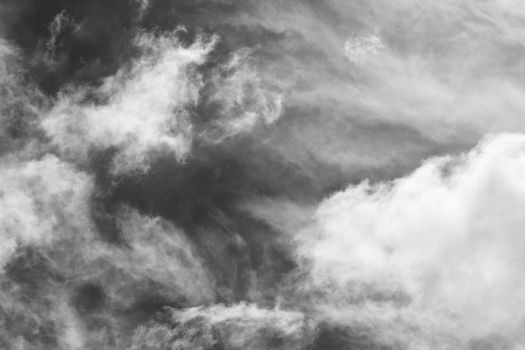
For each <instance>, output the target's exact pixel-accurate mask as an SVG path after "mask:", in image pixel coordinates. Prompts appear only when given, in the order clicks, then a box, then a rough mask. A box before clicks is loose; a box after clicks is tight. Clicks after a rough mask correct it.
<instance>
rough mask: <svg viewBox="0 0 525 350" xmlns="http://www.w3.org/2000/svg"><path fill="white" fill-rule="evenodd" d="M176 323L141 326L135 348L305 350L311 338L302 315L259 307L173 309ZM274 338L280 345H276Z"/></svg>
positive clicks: (172, 312)
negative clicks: (269, 349) (215, 347)
mask: <svg viewBox="0 0 525 350" xmlns="http://www.w3.org/2000/svg"><path fill="white" fill-rule="evenodd" d="M170 318H171V322H173V324H175V325H177V326H176V327H173V326H172V325H171V324H169V323H168V324H158V325H149V326H145V327H139V328H138V329H137V331H136V333H135V338H134V342H133V343H134V347H133V348H132V349H143V348H147V349H157V348H176V349H188V350H189V349H208V348H211V347H213V346H224V347H225V348H227V349H239V350H240V349H253V350H258V349H260V350H263V349H268V348H269V347H270V346H271V348H272V349H283V350H284V349H287V350H291V349H303V348H304V347H305V346H306V345H307V344H308V342H309V341H311V337H310V336H308V333H307V332H308V331H311V329H310V328H309V327H310V326H311V325H309V324H308V322H307V320H306V318H305V316H304V315H303V314H301V313H299V312H293V311H283V310H279V309H262V308H259V307H257V306H255V305H251V304H245V303H241V304H238V305H232V306H224V305H214V306H211V307H207V308H206V307H198V308H191V309H184V310H180V311H179V310H173V309H172V310H170ZM272 337H273V339H275V340H279V342H277V341H274V343H272Z"/></svg>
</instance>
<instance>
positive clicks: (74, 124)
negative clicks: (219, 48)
mask: <svg viewBox="0 0 525 350" xmlns="http://www.w3.org/2000/svg"><path fill="white" fill-rule="evenodd" d="M215 40H216V39H215V38H209V39H206V38H199V39H198V40H197V41H196V42H195V43H194V44H192V45H190V46H188V47H184V46H183V45H182V44H181V43H180V42H179V41H178V39H177V33H176V32H175V33H173V34H171V35H167V36H161V37H152V36H150V35H142V36H140V37H138V38H137V44H138V46H139V47H141V48H142V50H143V56H142V57H141V58H140V59H138V60H136V61H135V62H133V64H132V67H131V68H130V69H121V70H120V71H119V72H118V73H117V74H116V75H115V76H112V77H109V78H107V79H106V80H105V81H104V84H103V85H102V86H101V87H100V88H99V89H97V90H95V94H96V95H98V98H99V99H100V100H101V101H102V102H100V103H93V102H89V103H83V102H82V100H84V99H85V95H86V94H87V93H88V92H91V93H93V91H88V90H87V89H80V90H78V91H75V92H74V93H63V94H62V95H61V96H60V97H59V99H58V101H57V103H56V105H55V106H54V108H53V109H52V111H51V112H50V113H49V115H48V116H47V118H46V120H45V121H44V122H43V127H44V129H45V131H46V132H47V134H48V135H49V136H50V137H51V139H52V142H53V143H54V144H55V145H57V146H58V147H59V148H60V149H61V150H62V152H64V153H65V154H69V155H70V156H71V157H72V158H78V157H80V158H82V157H85V156H86V154H85V153H86V152H87V151H88V150H89V149H90V148H95V149H110V148H112V147H116V148H118V150H119V151H118V154H117V157H116V159H115V160H114V164H113V171H114V172H116V173H118V172H123V171H129V170H141V169H142V170H145V169H147V168H148V166H149V160H150V157H151V154H152V153H154V152H170V153H172V154H173V155H174V156H176V157H177V158H178V159H184V158H185V157H186V156H187V154H188V152H189V151H190V149H191V143H192V135H191V134H192V125H191V121H190V116H189V112H188V111H187V109H188V108H189V107H191V106H194V105H195V104H196V103H197V101H198V98H199V96H198V94H199V89H200V87H201V84H202V82H201V79H200V77H199V74H198V73H197V72H196V71H195V68H196V67H198V66H199V65H200V64H202V63H204V62H205V61H206V56H207V54H208V53H209V52H210V51H211V50H212V48H213V47H214V44H215Z"/></svg>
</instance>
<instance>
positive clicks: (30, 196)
mask: <svg viewBox="0 0 525 350" xmlns="http://www.w3.org/2000/svg"><path fill="white" fill-rule="evenodd" d="M91 187H92V184H91V179H90V177H89V176H87V175H86V174H83V173H81V172H79V171H76V170H75V169H74V168H73V167H71V166H70V165H68V164H65V163H63V162H61V161H60V160H58V159H57V158H55V157H53V156H46V157H44V158H42V159H41V160H34V161H27V162H17V161H15V162H13V161H9V160H3V161H2V162H1V169H0V240H1V241H2V242H1V248H0V266H2V267H3V265H4V264H5V263H6V262H7V261H8V260H9V258H10V257H11V256H12V254H13V253H14V252H15V251H16V249H17V247H18V246H20V245H40V244H45V245H49V244H52V243H53V242H54V241H57V240H59V239H61V238H64V236H68V235H71V236H75V235H78V234H80V233H81V232H85V231H86V230H89V227H90V222H89V219H88V215H87V213H88V208H87V203H88V197H89V195H90V191H91Z"/></svg>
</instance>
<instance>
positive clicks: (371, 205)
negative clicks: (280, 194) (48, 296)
mask: <svg viewBox="0 0 525 350" xmlns="http://www.w3.org/2000/svg"><path fill="white" fill-rule="evenodd" d="M524 176H525V136H523V135H513V134H508V135H499V136H496V137H491V138H488V139H486V140H485V141H484V142H483V143H482V144H481V145H480V146H479V147H477V148H476V149H474V150H473V151H472V152H470V153H468V154H466V155H464V156H461V157H459V158H451V157H444V158H435V159H431V160H428V161H427V162H425V164H423V165H422V166H421V167H420V168H419V169H417V170H416V171H415V172H414V173H413V174H411V175H409V176H407V177H405V178H401V179H398V180H395V181H393V182H388V183H381V184H376V185H370V184H368V183H367V182H363V183H361V184H359V185H356V186H350V187H349V188H348V189H347V190H345V191H344V192H341V193H338V194H336V195H334V196H332V197H331V198H329V199H327V200H325V201H324V202H323V203H322V204H321V205H320V207H319V209H318V211H317V213H316V216H315V221H316V224H315V225H313V226H311V227H310V228H309V229H307V230H303V231H301V232H300V234H299V235H298V237H297V239H298V240H299V242H300V249H299V252H300V253H299V254H300V256H301V257H302V258H304V259H306V261H307V262H308V265H307V266H310V267H311V270H310V273H311V275H310V279H309V281H308V282H307V285H306V288H307V289H308V288H312V289H311V291H315V290H317V291H318V292H320V294H319V297H318V298H317V299H315V300H316V301H315V303H316V305H318V306H319V308H320V309H321V310H323V311H325V312H327V314H328V315H330V317H334V318H336V319H338V320H340V321H341V322H348V323H350V324H354V325H356V326H359V325H361V326H363V325H364V326H366V327H370V332H372V333H375V334H377V335H378V336H379V337H380V338H379V339H383V340H384V341H398V342H399V341H400V342H402V343H403V344H405V345H404V346H405V348H407V349H426V348H429V349H430V348H432V349H452V348H456V349H457V348H462V347H463V346H466V344H467V342H468V341H469V340H472V339H477V338H483V337H485V336H487V335H490V334H492V333H495V334H502V335H503V336H505V337H508V339H510V341H511V342H512V341H516V342H523V341H524V339H519V338H518V336H519V337H521V336H520V335H519V329H520V327H521V325H522V324H523V322H525V313H524V312H523V307H524V306H525V282H524V281H523V278H522V276H523V273H524V272H525V270H524V268H523V266H525V265H524V264H525V261H524V256H525V235H524V233H523V227H525V218H524V216H523V210H522V208H523V207H524V205H525V186H524V184H523V178H524ZM447 339H448V340H447ZM520 344H522V346H523V344H524V343H520Z"/></svg>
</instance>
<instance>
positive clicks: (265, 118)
mask: <svg viewBox="0 0 525 350" xmlns="http://www.w3.org/2000/svg"><path fill="white" fill-rule="evenodd" d="M253 55H254V52H253V50H248V49H241V50H239V51H237V52H235V53H234V54H233V55H232V56H231V57H230V59H229V60H228V61H227V62H226V63H225V64H223V65H221V66H220V67H218V68H217V69H216V70H215V72H214V74H213V76H212V78H211V83H212V85H213V93H212V94H211V96H210V100H209V102H210V103H218V104H219V106H220V107H219V111H218V114H219V115H218V118H217V119H216V120H214V121H213V122H212V125H211V126H210V127H209V128H208V130H206V131H205V134H206V135H205V136H206V137H208V138H209V139H210V140H211V141H213V142H217V141H221V140H222V139H224V138H228V137H232V136H235V135H237V134H243V133H247V132H250V131H252V130H253V128H254V127H256V126H257V125H259V124H262V125H272V124H274V123H275V122H276V121H277V120H278V119H279V118H280V117H281V113H282V103H283V98H284V97H283V92H282V91H283V90H284V87H283V86H280V85H282V84H280V83H279V82H278V81H277V80H276V79H270V77H267V76H265V74H264V72H263V69H257V68H256V65H255V62H252V61H253V58H252V56H253ZM272 80H273V81H272Z"/></svg>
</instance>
